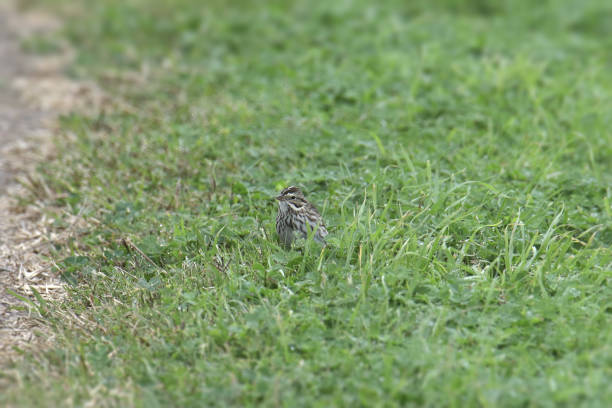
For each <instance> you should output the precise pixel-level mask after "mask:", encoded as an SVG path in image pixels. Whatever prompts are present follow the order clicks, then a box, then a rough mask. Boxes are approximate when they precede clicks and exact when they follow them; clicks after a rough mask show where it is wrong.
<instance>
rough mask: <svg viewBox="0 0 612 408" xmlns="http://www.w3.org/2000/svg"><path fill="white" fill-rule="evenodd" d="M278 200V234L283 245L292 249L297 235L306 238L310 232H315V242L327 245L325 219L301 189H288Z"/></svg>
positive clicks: (292, 187) (291, 187)
mask: <svg viewBox="0 0 612 408" xmlns="http://www.w3.org/2000/svg"><path fill="white" fill-rule="evenodd" d="M276 199H277V200H278V214H277V215H276V232H277V233H278V237H279V239H280V241H281V243H282V244H283V245H285V246H286V247H291V244H292V243H293V241H294V240H295V238H296V233H297V234H298V235H299V236H301V237H302V238H306V237H307V236H308V233H309V231H314V232H313V237H314V239H315V241H317V242H318V243H320V244H323V245H325V237H326V236H327V234H328V232H327V228H325V224H324V223H323V218H321V214H319V211H317V209H316V208H315V206H314V205H312V204H311V203H309V202H308V200H306V197H304V194H302V192H301V191H300V189H299V188H297V187H295V186H290V187H287V188H286V189H284V190H283V191H281V193H280V194H279V195H278V197H276Z"/></svg>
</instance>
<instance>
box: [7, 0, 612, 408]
mask: <svg viewBox="0 0 612 408" xmlns="http://www.w3.org/2000/svg"><path fill="white" fill-rule="evenodd" d="M46 3H47V6H48V7H50V8H51V9H55V10H60V9H61V10H64V12H66V11H65V8H64V6H65V3H66V2H59V1H54V2H46ZM73 3H74V4H78V5H80V6H81V9H80V11H76V12H75V11H72V12H71V15H72V16H73V17H72V18H71V19H69V20H67V25H66V29H65V33H64V36H65V37H66V38H68V39H69V40H70V41H71V42H72V44H73V46H74V47H75V48H76V50H77V63H76V64H75V65H74V66H73V67H71V70H70V74H71V75H73V76H77V77H85V78H96V79H97V80H98V82H99V83H100V84H102V86H103V87H104V88H105V90H106V91H107V92H108V93H109V94H110V95H112V96H113V97H115V98H117V99H122V100H123V101H124V105H128V107H127V108H122V109H120V108H110V107H106V108H105V109H104V111H103V112H100V113H99V115H93V116H84V115H76V114H75V115H71V116H68V117H65V118H63V120H62V126H63V130H64V132H65V134H67V135H71V137H67V138H62V139H60V140H59V141H58V149H59V155H58V158H57V159H56V160H54V161H53V162H51V163H46V164H45V175H44V177H45V179H46V182H47V183H48V184H49V186H50V187H51V188H52V189H53V190H54V191H56V192H58V194H59V198H58V199H57V203H56V204H59V205H60V206H62V207H63V208H64V210H65V211H64V213H63V215H61V216H58V218H57V221H56V225H57V227H58V228H63V227H65V226H66V223H67V220H68V219H69V216H70V215H72V214H79V215H80V216H82V217H84V218H85V220H87V221H89V224H90V226H91V227H90V228H88V229H86V230H82V231H81V230H79V231H76V232H75V237H74V239H73V240H71V241H69V242H67V243H65V244H64V245H58V247H57V254H58V255H57V256H58V261H57V265H58V269H59V271H60V272H61V273H62V276H64V278H65V279H66V281H67V282H68V283H69V284H70V289H69V290H70V296H69V298H68V299H67V300H66V301H65V302H64V303H62V304H46V305H44V313H45V314H44V316H45V317H44V318H45V319H46V320H47V321H48V322H49V323H50V324H51V325H53V327H54V330H55V331H56V334H57V340H58V345H57V347H56V348H54V349H51V350H48V351H45V352H44V353H43V354H42V355H40V356H36V357H32V358H29V359H26V360H25V362H23V363H21V364H20V365H18V366H17V367H16V370H17V371H16V372H17V373H18V375H13V376H10V377H9V378H15V384H14V386H13V387H12V388H11V389H9V390H6V391H5V394H4V396H2V397H0V401H5V402H11V403H14V404H21V405H40V404H46V405H58V406H59V405H62V404H66V405H76V406H82V405H85V404H87V403H88V402H89V403H94V404H95V405H96V406H104V405H106V406H113V405H120V406H132V405H133V406H147V407H149V406H156V405H162V406H254V405H263V406H277V405H279V406H394V405H396V406H432V407H441V406H455V407H466V406H483V407H502V406H521V407H525V406H551V407H552V406H568V407H578V406H585V407H586V406H588V407H597V406H606V405H607V404H608V403H606V402H605V401H610V400H612V385H610V378H612V289H611V288H610V285H611V283H612V252H611V250H610V247H611V246H612V228H611V225H612V207H611V202H612V189H611V186H612V137H611V134H610V129H612V116H611V115H610V112H611V111H612V52H611V51H610V50H611V49H612V48H611V46H612V41H611V40H610V38H612V37H611V36H610V34H612V32H611V31H610V30H611V28H610V27H612V26H611V25H610V24H609V21H610V19H611V18H612V7H611V6H610V5H609V4H608V3H609V2H607V1H605V0H601V1H582V0H575V1H574V0H564V1H550V2H529V1H509V0H508V1H485V0H480V1H478V0H472V1H452V0H446V1H444V0H440V1H435V2H429V1H425V0H422V1H412V2H403V1H396V2H394V1H386V2H381V3H379V4H377V3H373V2H366V1H346V2H324V1H320V2H319V1H317V2H294V1H293V2H289V1H278V2H266V3H262V2H248V1H242V2H231V3H229V4H226V2H221V1H211V2H206V3H203V2H200V1H196V0H183V1H172V2H171V1H168V0H166V1H163V0H157V1H144V0H140V1H138V0H130V1H119V0H117V1H113V0H107V1H103V2H92V3H91V4H90V2H85V1H84V0H80V1H76V2H73ZM74 4H73V5H74ZM75 13H76V14H77V16H78V18H74V15H75ZM45 48H48V47H45ZM288 184H299V185H301V186H303V188H304V190H305V191H306V194H307V197H309V198H310V199H311V200H312V201H313V202H314V203H316V204H317V205H318V207H319V209H320V210H321V211H322V213H323V215H324V218H325V219H326V221H327V224H329V230H330V239H329V241H330V245H329V246H328V247H327V248H325V250H324V251H321V250H320V248H319V247H318V246H317V245H316V244H312V243H311V244H307V245H306V246H305V247H304V248H301V250H294V251H289V252H288V251H285V250H283V249H282V248H281V247H280V246H279V245H278V243H277V242H276V239H275V238H276V237H275V231H274V217H275V213H276V208H275V202H274V200H273V197H274V195H275V193H276V192H277V191H278V190H279V189H280V188H282V187H284V186H286V185H288ZM136 248H138V249H140V250H141V251H142V252H143V253H144V254H146V258H145V257H144V256H142V255H141V254H140V253H139V251H138V249H136ZM147 258H149V259H147ZM71 314H76V315H77V316H78V317H79V320H74V319H68V318H66V317H65V316H69V315H71ZM5 376H8V374H7V375H5Z"/></svg>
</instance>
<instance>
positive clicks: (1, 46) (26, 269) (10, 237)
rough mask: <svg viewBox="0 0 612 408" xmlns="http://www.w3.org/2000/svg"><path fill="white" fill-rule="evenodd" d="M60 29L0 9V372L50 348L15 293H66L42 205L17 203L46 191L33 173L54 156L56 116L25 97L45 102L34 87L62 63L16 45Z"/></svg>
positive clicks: (46, 20) (7, 5)
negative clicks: (26, 354)
mask: <svg viewBox="0 0 612 408" xmlns="http://www.w3.org/2000/svg"><path fill="white" fill-rule="evenodd" d="M58 27H59V23H58V22H57V21H56V20H55V19H53V18H51V17H50V16H48V15H45V14H40V13H36V14H34V13H30V14H27V15H25V14H19V13H18V12H17V11H16V10H15V7H14V4H13V3H11V2H7V1H3V2H2V3H0V366H2V365H5V364H6V363H7V362H9V361H11V360H14V359H15V358H17V357H18V355H19V351H20V350H24V349H28V348H30V347H33V346H34V347H38V346H41V345H42V344H43V343H45V342H49V341H53V339H52V337H50V336H49V335H48V334H49V331H48V330H46V329H45V327H44V325H43V324H42V323H41V322H40V321H39V320H37V319H36V317H37V313H36V312H35V310H34V309H33V308H32V307H31V306H30V305H29V304H28V303H26V302H23V301H22V300H19V299H18V298H17V297H16V296H14V294H13V293H16V294H19V295H21V296H24V297H26V298H33V297H32V294H33V291H32V289H33V288H34V289H36V290H37V291H38V292H39V293H40V294H41V296H43V297H44V298H46V299H60V298H61V297H62V296H63V295H64V293H65V292H64V288H63V285H62V283H61V281H60V279H59V277H58V276H57V273H55V272H54V271H53V270H52V261H50V260H49V259H48V258H47V255H48V252H49V251H48V249H49V242H50V241H52V240H53V238H54V232H53V231H52V229H51V228H50V223H51V220H50V219H49V218H48V217H47V216H46V215H45V204H44V200H42V199H41V200H39V201H36V200H34V201H35V202H34V203H33V204H29V205H25V204H20V203H19V198H20V197H24V196H26V195H27V193H28V189H32V188H41V189H42V190H44V186H42V185H40V183H39V184H37V183H36V181H35V180H36V176H35V172H34V169H35V168H36V166H37V165H39V163H41V162H42V161H43V160H45V159H46V158H48V157H49V156H50V155H52V153H53V149H52V143H51V136H52V135H53V133H54V132H56V127H55V123H56V118H57V115H58V114H59V113H60V111H59V110H57V109H55V108H53V106H44V105H43V104H41V103H35V101H34V99H32V98H30V100H28V94H30V95H36V94H40V95H41V96H43V95H42V93H44V92H41V88H40V86H39V84H40V81H44V80H49V79H50V78H54V77H57V76H58V75H59V74H60V67H61V65H62V64H61V61H60V60H61V59H62V58H63V59H64V60H65V59H66V57H65V56H64V57H62V58H58V57H57V56H55V57H52V58H51V59H49V60H48V61H47V63H45V62H44V61H43V60H41V59H37V58H34V57H29V56H26V55H25V54H24V53H23V51H22V49H21V43H22V40H23V38H24V37H25V36H27V35H32V34H35V33H40V32H50V31H52V30H56V29H58ZM20 180H21V182H20ZM26 180H29V181H26ZM48 195H49V194H47V196H48ZM30 202H31V200H30ZM41 334H43V335H41Z"/></svg>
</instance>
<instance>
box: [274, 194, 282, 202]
mask: <svg viewBox="0 0 612 408" xmlns="http://www.w3.org/2000/svg"><path fill="white" fill-rule="evenodd" d="M274 198H275V199H276V200H278V201H280V200H282V199H283V196H280V195H278V196H276V197H274Z"/></svg>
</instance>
